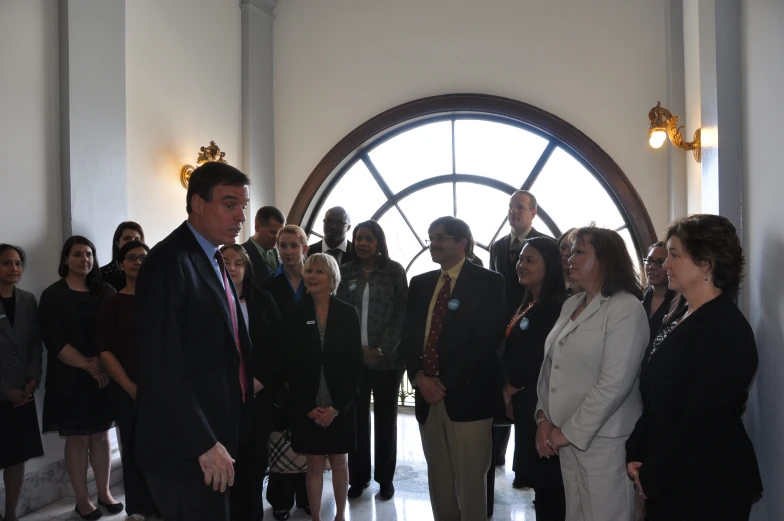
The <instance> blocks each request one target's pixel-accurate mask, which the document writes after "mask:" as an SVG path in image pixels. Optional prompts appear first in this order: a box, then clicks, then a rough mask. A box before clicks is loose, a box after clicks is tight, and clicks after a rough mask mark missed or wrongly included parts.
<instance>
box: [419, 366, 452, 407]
mask: <svg viewBox="0 0 784 521" xmlns="http://www.w3.org/2000/svg"><path fill="white" fill-rule="evenodd" d="M414 381H415V382H416V386H417V389H419V392H420V393H422V397H423V398H424V399H425V401H426V402H427V403H429V404H430V405H433V404H434V403H438V402H440V401H441V400H443V399H444V396H446V387H444V384H442V383H441V380H440V379H439V378H438V377H437V376H427V375H426V374H425V372H424V371H419V372H418V373H417V374H416V376H415V377H414Z"/></svg>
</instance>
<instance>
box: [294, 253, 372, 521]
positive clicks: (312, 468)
mask: <svg viewBox="0 0 784 521" xmlns="http://www.w3.org/2000/svg"><path fill="white" fill-rule="evenodd" d="M303 276H304V278H305V287H306V289H307V291H308V294H307V295H305V296H303V297H302V300H300V301H299V303H298V304H297V305H296V306H295V307H294V309H293V310H292V312H291V314H290V315H289V316H288V317H287V320H286V327H285V329H284V332H285V333H284V334H285V336H286V338H288V339H289V341H288V347H287V349H286V357H287V361H286V372H287V376H288V381H289V384H290V386H291V402H292V410H293V418H292V420H293V423H292V427H291V445H292V447H293V449H294V450H295V451H296V452H298V453H300V454H307V455H308V475H307V481H308V498H309V500H310V504H311V505H312V509H311V510H312V516H313V520H314V521H319V520H320V519H321V513H320V511H319V510H320V509H319V507H320V505H321V491H322V488H323V486H324V484H323V479H324V477H323V474H324V467H325V460H326V459H327V458H328V459H329V463H330V466H331V467H332V485H333V487H334V491H335V503H336V514H335V520H336V521H342V520H343V519H344V514H345V510H346V499H347V493H348V465H347V453H348V452H349V451H352V450H354V449H355V447H356V421H355V414H354V407H353V405H354V398H355V396H356V393H357V386H358V384H359V378H360V375H361V374H362V366H363V362H362V338H361V334H360V326H359V316H358V315H357V310H356V308H355V307H354V306H352V305H350V304H347V303H345V302H343V301H342V300H338V299H337V298H336V297H335V296H334V294H335V292H336V291H337V287H338V284H339V283H340V268H339V267H338V263H337V261H335V259H334V257H332V256H331V255H328V254H325V253H316V254H314V255H312V256H310V257H308V260H307V261H306V262H305V269H304V271H303ZM325 456H326V458H325Z"/></svg>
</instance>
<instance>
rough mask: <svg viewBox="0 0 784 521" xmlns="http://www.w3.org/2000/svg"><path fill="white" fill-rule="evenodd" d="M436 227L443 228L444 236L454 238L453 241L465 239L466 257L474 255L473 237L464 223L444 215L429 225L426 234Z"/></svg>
mask: <svg viewBox="0 0 784 521" xmlns="http://www.w3.org/2000/svg"><path fill="white" fill-rule="evenodd" d="M436 226H443V227H444V231H445V232H446V234H447V235H451V236H452V237H454V238H455V241H459V240H461V239H466V246H465V254H466V257H471V256H472V255H473V254H474V236H473V235H471V228H469V227H468V224H466V222H465V221H463V220H461V219H458V218H457V217H452V216H451V215H445V216H444V217H439V218H438V219H436V220H435V221H433V222H432V223H430V226H429V227H428V229H427V233H430V232H431V231H432V230H433V228H435V227H436Z"/></svg>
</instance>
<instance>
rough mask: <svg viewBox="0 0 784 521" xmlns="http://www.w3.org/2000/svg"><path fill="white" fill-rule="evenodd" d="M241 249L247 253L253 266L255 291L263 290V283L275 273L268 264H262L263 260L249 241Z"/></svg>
mask: <svg viewBox="0 0 784 521" xmlns="http://www.w3.org/2000/svg"><path fill="white" fill-rule="evenodd" d="M242 247H243V248H245V251H246V252H248V257H250V263H251V264H253V287H255V288H256V289H263V288H264V281H265V280H267V279H268V278H270V277H272V275H273V274H274V273H275V270H273V269H272V268H271V267H270V266H269V264H267V263H266V262H264V259H262V258H261V254H260V253H259V250H258V249H257V248H256V245H254V244H253V242H252V241H251V240H250V239H248V240H247V242H245V243H243V244H242Z"/></svg>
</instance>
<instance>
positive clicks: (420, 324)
mask: <svg viewBox="0 0 784 521" xmlns="http://www.w3.org/2000/svg"><path fill="white" fill-rule="evenodd" d="M428 234H429V236H430V255H431V257H432V258H433V262H435V263H437V264H440V265H441V269H440V270H436V271H431V272H429V273H425V274H422V275H418V276H416V277H414V278H413V279H412V280H411V286H410V288H409V293H408V305H407V310H406V320H405V324H404V326H403V337H402V340H401V343H400V348H401V351H402V354H403V358H404V361H405V364H406V369H407V371H408V375H409V378H410V379H411V381H412V383H413V385H414V386H415V387H416V392H415V405H416V418H417V421H418V422H419V430H420V434H421V436H422V447H423V449H424V452H425V459H426V460H427V468H428V485H429V488H430V499H431V503H432V507H433V514H434V517H435V518H436V519H448V520H458V519H459V520H463V521H468V520H471V521H473V520H476V519H485V518H486V517H487V512H486V498H485V496H486V484H485V474H486V473H487V471H488V470H489V469H490V464H491V438H492V435H491V429H492V423H493V419H492V417H493V404H494V395H493V389H495V386H494V385H493V382H494V378H495V377H496V375H497V371H498V365H497V364H498V362H497V359H496V356H495V353H496V349H497V348H498V346H499V344H500V343H501V341H502V338H503V333H504V326H505V322H506V321H505V318H504V315H503V308H504V281H503V277H501V276H500V275H498V274H497V273H494V272H492V271H489V270H486V269H484V268H481V267H479V266H476V265H474V264H472V263H470V262H466V256H467V255H470V254H471V249H472V245H473V238H472V236H471V230H470V229H469V227H468V225H467V224H466V223H465V222H463V221H461V220H460V219H456V218H454V217H440V218H438V219H436V220H435V221H434V222H433V223H432V224H431V225H430V228H429V230H428Z"/></svg>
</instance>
